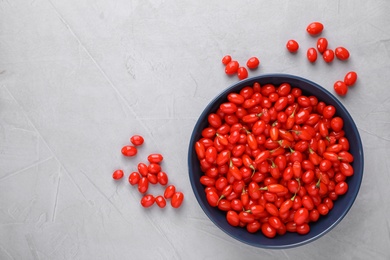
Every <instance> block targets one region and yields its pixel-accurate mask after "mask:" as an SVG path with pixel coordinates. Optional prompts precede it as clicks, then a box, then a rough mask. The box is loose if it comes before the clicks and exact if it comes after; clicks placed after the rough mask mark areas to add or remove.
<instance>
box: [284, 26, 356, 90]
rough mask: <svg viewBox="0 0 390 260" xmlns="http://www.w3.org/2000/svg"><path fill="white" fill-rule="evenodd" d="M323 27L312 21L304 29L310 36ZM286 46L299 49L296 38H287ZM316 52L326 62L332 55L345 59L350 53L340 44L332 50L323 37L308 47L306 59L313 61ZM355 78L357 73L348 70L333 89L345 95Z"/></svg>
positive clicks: (293, 49) (315, 34)
mask: <svg viewBox="0 0 390 260" xmlns="http://www.w3.org/2000/svg"><path fill="white" fill-rule="evenodd" d="M323 29H324V25H323V24H322V23H320V22H313V23H310V24H309V25H308V26H307V28H306V31H307V32H308V33H309V34H310V35H311V36H314V37H316V36H318V35H320V34H321V32H322V31H323ZM286 48H287V50H288V51H289V52H291V53H295V52H297V51H298V49H299V44H298V42H297V41H296V40H292V39H291V40H288V41H287V43H286ZM317 50H318V52H319V53H320V54H321V55H322V58H323V60H324V61H325V62H326V63H331V62H332V61H333V60H334V57H335V56H336V58H337V59H339V60H342V61H345V60H347V59H348V58H349V56H350V54H349V51H348V50H347V49H346V48H345V47H342V46H339V47H336V48H335V50H334V51H333V50H332V49H330V48H328V40H327V39H326V38H324V37H321V38H318V40H317V48H313V47H311V48H308V49H307V52H306V56H307V59H308V60H309V61H310V62H311V63H314V62H315V61H316V60H317V56H318V53H317ZM356 80H357V74H356V72H354V71H350V72H348V73H347V74H346V75H345V77H344V81H342V80H337V81H336V82H335V83H334V85H333V89H334V91H335V92H336V93H337V94H338V95H340V96H345V95H346V94H347V93H348V87H350V86H353V85H354V84H355V82H356Z"/></svg>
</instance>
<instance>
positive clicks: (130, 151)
mask: <svg viewBox="0 0 390 260" xmlns="http://www.w3.org/2000/svg"><path fill="white" fill-rule="evenodd" d="M121 152H122V154H123V155H124V156H128V157H133V156H135V155H136V154H137V152H138V150H137V148H136V147H135V146H132V145H125V146H123V147H122V150H121Z"/></svg>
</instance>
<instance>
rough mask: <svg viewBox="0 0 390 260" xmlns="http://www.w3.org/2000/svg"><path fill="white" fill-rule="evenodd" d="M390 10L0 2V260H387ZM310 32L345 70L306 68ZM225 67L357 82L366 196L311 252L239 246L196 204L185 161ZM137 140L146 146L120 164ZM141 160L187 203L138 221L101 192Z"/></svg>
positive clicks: (113, 190) (290, 4) (296, 4)
mask: <svg viewBox="0 0 390 260" xmlns="http://www.w3.org/2000/svg"><path fill="white" fill-rule="evenodd" d="M233 2H234V3H233ZM389 10H390V2H389V1H385V0H383V1H362V0H358V1H356V0H348V1H308V0H307V1H231V2H229V3H227V1H203V0H202V1H186V0H184V1H178V0H173V1H163V0H149V1H132V0H130V1H128V0H115V1H109V0H99V1H92V0H84V1H80V0H68V1H60V0H31V1H28V0H26V1H23V0H2V1H0V259H389V258H390V237H389V233H390V231H389V229H390V222H389V218H390V217H389V216H390V208H389V207H390V206H389V205H390V204H389V200H390V199H389V198H390V189H389V186H390V180H389V162H388V159H389V157H390V148H389V144H390V131H389V122H390V102H389V101H390V91H389V87H390V86H389V84H390V83H389V82H390V77H389V71H390V59H389V52H390V16H389V14H388V12H389ZM312 21H321V22H323V24H324V25H325V30H324V32H323V34H322V36H325V37H327V38H328V40H329V43H330V47H331V48H335V47H336V46H339V45H342V46H345V47H347V48H348V49H349V50H350V53H351V58H350V59H349V60H348V61H347V62H340V61H338V60H335V61H334V62H333V63H332V64H325V62H323V61H322V60H320V59H319V60H318V61H317V63H316V64H315V65H311V64H309V63H308V61H307V60H306V57H305V53H306V49H307V48H308V47H312V46H315V41H316V38H313V37H310V36H309V35H307V33H306V32H305V28H306V26H307V25H308V24H309V23H310V22H312ZM290 38H293V39H296V40H298V41H299V43H300V46H301V48H300V50H299V52H298V53H297V54H296V55H291V54H289V53H287V52H286V49H285V43H286V41H287V40H288V39H290ZM225 54H231V55H232V56H233V58H235V59H236V60H238V61H239V62H241V63H242V64H244V63H245V62H246V60H247V59H248V58H249V57H251V56H258V57H259V58H260V60H261V65H260V67H259V69H258V70H256V71H250V72H249V75H250V76H255V75H260V74H264V73H274V72H278V73H289V74H294V75H298V76H302V77H307V78H308V79H310V80H312V81H315V82H317V83H319V84H320V85H322V86H324V87H325V88H327V89H328V90H330V91H332V92H333V89H332V87H333V83H334V82H335V81H336V80H338V79H342V78H343V77H344V75H345V73H346V72H347V71H350V70H356V71H357V73H358V75H359V79H358V83H357V84H356V85H355V86H354V87H353V89H350V92H349V93H348V95H347V96H346V97H345V98H342V99H341V100H342V103H343V104H344V105H345V106H346V108H347V109H348V110H349V111H350V113H351V115H352V117H353V118H354V120H355V122H356V124H357V126H358V128H359V131H360V134H361V137H362V140H363V143H364V150H365V172H364V179H363V183H362V186H361V190H360V193H359V195H358V197H357V200H356V202H355V204H354V205H353V207H352V209H351V210H350V212H349V213H348V215H347V216H346V217H345V219H344V220H343V221H342V222H341V223H340V224H339V225H338V226H337V227H336V228H334V229H333V230H332V231H331V232H330V233H328V234H327V235H325V236H324V237H322V238H320V239H319V240H316V241H315V242H313V243H311V244H308V245H305V246H301V247H299V248H295V249H288V250H263V249H258V248H254V247H250V246H247V245H245V244H242V243H240V242H237V241H235V240H234V239H232V238H230V237H228V236H227V235H225V233H223V232H222V231H220V230H219V229H218V228H216V227H215V226H214V225H213V224H212V223H211V221H210V220H209V219H208V218H207V217H206V215H205V214H204V213H203V211H202V210H201V208H200V207H199V205H198V204H197V202H196V199H195V197H194V195H193V192H192V190H191V186H190V183H189V179H188V170H187V149H188V147H187V146H188V142H189V138H190V135H191V132H192V128H193V126H194V124H195V122H196V120H197V117H198V116H199V115H200V113H201V112H202V109H203V108H204V107H205V106H206V105H207V104H208V103H209V102H210V101H211V99H212V98H213V97H214V96H215V95H216V94H218V93H219V92H221V91H222V90H223V89H224V88H226V87H227V86H229V85H231V84H233V83H235V82H237V78H236V77H227V76H226V75H225V74H224V68H223V66H222V64H221V63H220V60H221V58H222V56H223V55H225ZM136 133H138V134H142V135H143V136H144V137H145V145H144V146H143V147H142V149H140V151H139V154H138V155H137V157H136V158H133V159H127V158H123V157H122V156H121V154H120V149H121V147H122V145H124V144H127V143H128V138H129V137H130V136H131V135H132V134H136ZM151 152H161V153H162V154H163V155H164V158H165V159H164V163H163V168H164V169H165V171H166V172H167V173H168V174H169V177H170V183H172V184H175V185H176V186H177V188H178V189H180V190H182V191H183V192H184V194H185V202H184V204H183V206H182V207H181V208H180V209H179V210H175V209H173V208H171V207H166V208H165V209H164V210H161V209H159V208H157V207H153V208H151V209H147V210H145V209H143V208H141V206H140V205H139V199H140V196H139V194H138V191H137V190H136V189H135V188H134V187H131V186H130V185H129V184H128V183H127V181H126V179H123V180H122V181H120V182H114V181H113V180H112V179H111V173H112V171H113V170H115V169H117V168H122V169H124V170H125V171H126V176H127V175H128V174H129V173H130V172H131V171H133V170H135V167H136V163H137V162H139V161H146V156H147V155H148V154H149V153H151ZM151 192H153V193H155V194H157V193H161V192H162V188H161V187H158V186H156V187H152V188H151Z"/></svg>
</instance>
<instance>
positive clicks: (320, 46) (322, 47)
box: [317, 38, 328, 54]
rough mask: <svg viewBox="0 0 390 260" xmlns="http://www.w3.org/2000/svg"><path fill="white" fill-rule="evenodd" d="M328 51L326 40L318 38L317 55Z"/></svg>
mask: <svg viewBox="0 0 390 260" xmlns="http://www.w3.org/2000/svg"><path fill="white" fill-rule="evenodd" d="M327 49H328V40H327V39H326V38H319V39H318V40H317V50H318V52H319V53H321V54H322V53H324V51H326V50H327Z"/></svg>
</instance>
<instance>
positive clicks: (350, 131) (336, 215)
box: [188, 74, 364, 249]
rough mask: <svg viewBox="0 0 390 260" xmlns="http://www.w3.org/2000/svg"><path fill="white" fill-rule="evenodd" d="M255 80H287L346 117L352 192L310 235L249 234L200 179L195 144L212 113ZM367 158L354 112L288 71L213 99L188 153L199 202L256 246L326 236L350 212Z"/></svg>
mask: <svg viewBox="0 0 390 260" xmlns="http://www.w3.org/2000/svg"><path fill="white" fill-rule="evenodd" d="M255 82H259V83H260V84H261V85H264V84H267V83H271V84H274V85H280V84H281V83H285V82H287V83H289V84H290V85H291V86H292V87H298V88H300V89H301V90H302V92H303V94H304V95H307V96H309V95H314V96H316V97H317V98H318V99H319V100H320V101H324V102H325V103H326V104H329V105H333V106H335V107H336V110H337V112H336V115H337V116H340V117H341V118H343V119H344V131H345V133H346V137H347V138H348V139H349V142H350V151H349V152H350V153H351V154H352V155H353V156H354V162H353V163H352V166H353V167H354V175H353V176H351V177H349V178H348V179H347V182H348V187H349V189H348V192H347V193H346V194H345V195H343V196H339V198H338V200H336V201H335V202H334V207H333V209H332V210H330V211H329V213H328V215H326V216H321V217H320V219H319V220H318V221H317V222H315V223H311V224H310V232H309V233H308V234H306V235H299V234H297V233H289V232H287V233H286V234H285V235H283V236H276V237H275V238H272V239H269V238H267V237H265V236H264V235H263V234H262V233H261V231H259V232H257V233H255V234H251V233H248V232H247V231H246V229H244V228H239V227H233V226H230V225H229V224H228V223H227V221H226V213H225V212H222V211H220V210H219V209H218V208H213V207H211V206H209V204H208V203H207V200H206V196H205V193H204V187H203V185H202V184H201V183H200V182H199V179H200V177H201V176H202V175H203V173H202V171H201V170H200V165H199V160H198V158H197V156H196V153H195V151H194V145H195V142H196V141H197V140H199V139H200V138H201V131H202V129H203V128H205V127H207V126H208V121H207V116H208V114H210V113H212V112H215V111H216V110H217V109H218V108H219V105H220V104H221V103H223V102H226V101H227V94H228V93H230V92H239V91H240V90H241V89H242V88H243V87H245V86H251V85H253V83H255ZM363 160H364V158H363V147H362V142H361V139H360V136H359V132H358V130H357V128H356V125H355V123H354V121H353V119H352V117H351V115H350V114H349V113H348V111H347V110H346V109H345V107H344V106H343V105H342V104H341V102H340V101H339V100H338V99H337V98H336V97H334V96H333V95H332V94H331V93H330V92H329V91H327V90H326V89H324V88H323V87H321V86H319V85H318V84H316V83H314V82H311V81H309V80H307V79H304V78H301V77H297V76H292V75H286V74H268V75H262V76H257V77H253V78H249V79H246V80H242V81H240V82H238V83H236V84H234V85H233V86H231V87H229V88H227V89H225V90H224V91H223V92H222V93H220V94H219V95H218V96H217V97H216V98H214V99H213V100H212V101H211V102H210V104H209V105H208V106H207V107H206V108H205V109H204V111H203V112H202V114H201V115H200V117H199V119H198V121H197V123H196V125H195V127H194V130H193V133H192V136H191V140H190V143H189V152H188V167H189V177H190V181H191V185H192V189H193V191H194V194H195V197H196V198H197V200H198V202H199V205H200V206H201V208H202V209H203V211H204V212H205V213H206V215H207V216H208V217H209V218H210V220H211V221H212V222H214V224H215V225H216V226H217V227H219V228H220V229H221V230H222V231H224V232H225V233H226V234H228V235H229V236H231V237H233V238H235V239H237V240H239V241H241V242H243V243H246V244H248V245H251V246H255V247H261V248H271V249H283V248H292V247H297V246H301V245H304V244H307V243H310V242H312V241H314V240H316V239H318V238H319V237H321V236H323V235H324V234H326V233H327V232H329V231H330V230H331V229H332V228H334V227H335V226H336V225H337V224H338V223H340V221H341V220H342V219H343V218H344V217H345V215H346V214H347V213H348V211H349V209H350V208H351V206H352V204H353V203H354V201H355V199H356V196H357V194H358V192H359V188H360V184H361V182H362V178H363Z"/></svg>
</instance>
